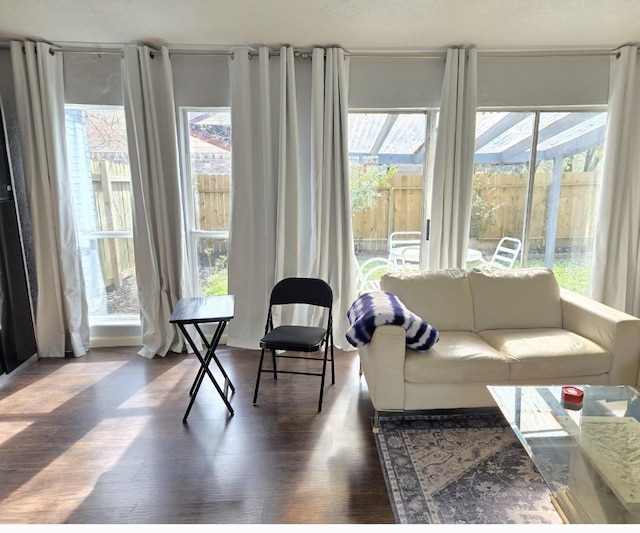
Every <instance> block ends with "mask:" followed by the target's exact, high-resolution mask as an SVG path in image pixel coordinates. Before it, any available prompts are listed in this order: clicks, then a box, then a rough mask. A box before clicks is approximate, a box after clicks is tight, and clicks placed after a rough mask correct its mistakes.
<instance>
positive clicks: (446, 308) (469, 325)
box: [380, 269, 474, 331]
mask: <svg viewBox="0 0 640 533" xmlns="http://www.w3.org/2000/svg"><path fill="white" fill-rule="evenodd" d="M380 288H381V289H382V290H383V291H387V292H391V293H393V294H395V295H396V296H397V297H398V298H399V299H400V301H401V302H402V303H403V304H404V305H405V306H406V307H407V308H408V309H409V310H411V311H413V312H414V313H415V314H416V315H418V316H419V317H420V318H422V319H423V320H425V321H427V322H428V323H429V324H431V325H433V326H434V327H436V328H438V329H439V330H441V331H451V330H457V331H473V325H474V321H473V302H472V300H471V287H470V285H469V277H468V275H467V273H466V272H465V271H464V270H457V269H450V270H431V271H427V272H410V273H403V274H385V275H384V276H383V277H382V280H381V281H380Z"/></svg>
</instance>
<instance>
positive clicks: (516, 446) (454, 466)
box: [376, 412, 562, 524]
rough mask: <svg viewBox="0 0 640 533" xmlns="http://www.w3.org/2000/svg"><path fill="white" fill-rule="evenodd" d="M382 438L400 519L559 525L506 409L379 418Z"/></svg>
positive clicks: (379, 437) (404, 521)
mask: <svg viewBox="0 0 640 533" xmlns="http://www.w3.org/2000/svg"><path fill="white" fill-rule="evenodd" d="M379 424H380V432H379V433H377V434H376V442H377V446H378V452H379V455H380V459H381V463H382V469H383V473H384V476H385V481H386V483H387V490H388V492H389V499H390V500H391V505H392V507H393V512H394V516H395V520H396V523H399V524H561V523H562V520H561V518H560V516H559V515H558V513H557V512H556V510H555V508H554V507H553V504H552V503H551V494H550V491H549V489H548V488H547V485H546V484H545V482H544V480H543V479H542V477H541V475H540V474H539V473H538V471H537V470H536V468H535V466H534V465H533V462H532V461H531V459H530V458H529V456H528V455H527V452H526V451H525V449H524V448H523V447H522V445H521V444H520V442H519V441H518V439H517V437H516V436H515V434H514V433H513V430H512V429H511V428H510V427H509V425H508V423H507V422H506V420H505V419H504V417H503V416H502V414H500V413H499V412H497V413H493V412H491V413H473V414H469V413H465V414H450V415H422V416H389V417H380V419H379Z"/></svg>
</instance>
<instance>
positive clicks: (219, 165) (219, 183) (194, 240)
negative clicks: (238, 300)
mask: <svg viewBox="0 0 640 533" xmlns="http://www.w3.org/2000/svg"><path fill="white" fill-rule="evenodd" d="M182 116H183V120H184V124H185V128H184V129H185V132H186V145H187V147H188V148H187V151H188V154H189V157H188V161H187V172H186V174H187V188H188V190H189V191H190V194H188V195H187V202H188V204H189V205H187V206H186V207H187V212H188V213H189V215H188V216H189V219H190V225H189V233H190V238H189V253H190V257H191V264H192V265H193V268H194V272H193V275H194V277H195V279H197V282H198V285H197V286H198V291H199V294H200V295H201V296H212V295H221V294H227V292H228V283H227V279H228V271H227V256H228V252H229V215H230V208H231V112H230V109H229V108H222V109H211V108H201V109H185V110H184V112H183V115H182Z"/></svg>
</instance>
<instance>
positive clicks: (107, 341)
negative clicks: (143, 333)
mask: <svg viewBox="0 0 640 533" xmlns="http://www.w3.org/2000/svg"><path fill="white" fill-rule="evenodd" d="M117 346H142V339H141V338H140V337H138V336H134V337H91V340H90V341H89V348H112V347H117Z"/></svg>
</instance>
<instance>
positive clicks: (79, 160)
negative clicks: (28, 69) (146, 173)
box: [65, 105, 140, 323]
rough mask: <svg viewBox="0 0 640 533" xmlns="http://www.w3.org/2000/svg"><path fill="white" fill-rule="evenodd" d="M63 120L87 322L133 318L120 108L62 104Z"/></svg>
mask: <svg viewBox="0 0 640 533" xmlns="http://www.w3.org/2000/svg"><path fill="white" fill-rule="evenodd" d="M65 125H66V137H67V158H68V162H69V172H70V179H71V188H72V195H73V204H74V210H75V216H76V225H77V228H78V233H79V240H80V248H81V256H82V268H83V272H84V278H85V288H86V293H87V299H88V304H89V318H90V321H92V322H94V323H95V322H96V321H99V320H101V319H105V318H106V319H108V318H112V319H113V318H117V317H119V318H120V319H122V318H123V317H131V318H133V317H134V316H135V317H136V318H138V317H139V310H140V307H139V304H138V289H137V285H136V271H135V258H134V247H133V233H132V227H133V226H132V209H131V205H132V194H131V172H130V166H129V154H128V149H127V133H126V124H125V116H124V109H123V108H122V107H119V106H79V105H67V106H65Z"/></svg>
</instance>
